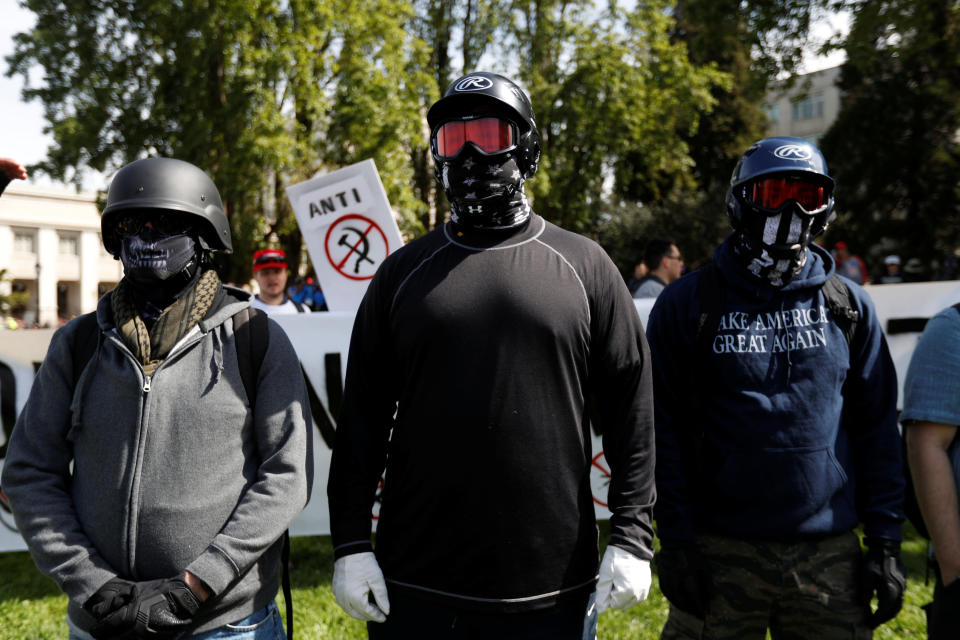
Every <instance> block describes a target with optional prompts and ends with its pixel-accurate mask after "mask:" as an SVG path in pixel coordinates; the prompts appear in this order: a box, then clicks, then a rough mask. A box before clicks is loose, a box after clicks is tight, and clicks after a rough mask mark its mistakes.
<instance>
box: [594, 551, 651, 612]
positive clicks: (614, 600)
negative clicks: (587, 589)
mask: <svg viewBox="0 0 960 640" xmlns="http://www.w3.org/2000/svg"><path fill="white" fill-rule="evenodd" d="M650 580H651V578H650V561H649V560H642V559H640V558H638V557H637V556H635V555H633V554H632V553H630V552H629V551H627V550H625V549H621V548H620V547H614V546H608V547H607V550H606V551H605V552H604V554H603V560H602V561H601V562H600V578H599V579H598V580H597V614H598V615H599V614H601V613H603V612H604V611H606V610H607V609H629V608H630V607H632V606H633V605H635V604H637V603H640V602H643V601H644V600H646V599H647V594H649V593H650Z"/></svg>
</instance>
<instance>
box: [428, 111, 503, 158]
mask: <svg viewBox="0 0 960 640" xmlns="http://www.w3.org/2000/svg"><path fill="white" fill-rule="evenodd" d="M516 139H517V132H516V127H515V126H514V125H513V123H511V122H509V121H507V120H503V119H501V118H496V117H484V118H476V119H473V120H451V121H450V122H445V123H443V124H442V125H440V126H439V127H438V128H437V130H436V132H434V134H433V144H434V152H435V153H436V155H437V157H438V158H453V157H455V156H456V155H457V154H458V153H460V150H461V149H462V148H463V145H465V144H467V143H468V142H472V143H473V144H475V145H477V147H478V148H479V149H480V150H481V151H483V152H484V153H497V152H500V151H507V150H509V149H512V148H513V147H514V145H516Z"/></svg>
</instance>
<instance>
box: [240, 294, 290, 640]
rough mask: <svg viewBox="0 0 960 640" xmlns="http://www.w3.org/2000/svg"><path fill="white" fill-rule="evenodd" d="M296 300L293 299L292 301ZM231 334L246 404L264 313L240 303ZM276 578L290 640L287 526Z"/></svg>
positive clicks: (253, 397)
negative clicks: (281, 588) (277, 577)
mask: <svg viewBox="0 0 960 640" xmlns="http://www.w3.org/2000/svg"><path fill="white" fill-rule="evenodd" d="M295 304H296V303H295ZM233 334H234V336H235V339H236V346H237V367H238V368H239V369H240V378H241V380H243V390H244V391H245V392H246V393H247V400H249V402H250V408H251V409H252V408H254V407H255V406H256V403H257V378H258V377H259V375H260V365H262V364H263V358H264V355H265V354H266V352H267V346H268V344H269V342H270V327H269V324H268V321H267V314H266V313H264V312H263V311H260V310H259V309H254V308H253V307H244V308H243V309H241V310H240V311H238V312H237V313H236V314H235V315H234V316H233ZM280 566H281V568H282V571H281V574H280V582H281V584H282V586H283V601H284V604H285V605H286V610H287V638H288V640H293V593H292V591H291V588H290V530H289V529H287V530H286V531H284V532H283V542H282V543H281V547H280Z"/></svg>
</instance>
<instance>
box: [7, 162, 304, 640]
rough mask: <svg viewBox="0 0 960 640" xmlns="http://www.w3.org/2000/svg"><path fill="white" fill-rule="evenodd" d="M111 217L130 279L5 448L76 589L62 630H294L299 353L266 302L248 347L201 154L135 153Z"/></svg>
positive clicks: (113, 633)
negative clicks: (290, 555) (289, 536)
mask: <svg viewBox="0 0 960 640" xmlns="http://www.w3.org/2000/svg"><path fill="white" fill-rule="evenodd" d="M101 227H102V238H103V244H104V248H105V249H106V250H107V251H108V252H109V253H110V254H111V255H113V256H114V257H115V258H117V259H118V260H120V261H121V262H122V263H123V271H124V275H123V279H122V280H121V281H120V283H119V284H118V285H117V287H116V288H115V289H113V290H112V291H110V292H109V293H107V294H106V295H104V296H103V298H101V299H100V303H99V305H98V307H97V310H96V311H95V312H93V313H90V314H85V315H83V316H81V317H79V318H77V319H75V320H72V321H70V322H68V323H67V324H66V325H65V326H64V327H62V328H61V329H59V330H58V331H57V332H56V333H55V334H54V336H53V338H52V340H51V342H50V347H49V349H48V351H47V355H46V357H45V358H44V360H43V364H42V365H41V367H40V369H39V370H38V371H37V374H36V378H35V379H34V382H33V385H32V387H31V389H30V395H29V397H28V399H27V402H26V405H25V406H24V408H23V411H22V412H21V413H20V416H19V417H18V419H17V423H16V426H15V427H14V430H13V433H12V435H11V438H10V442H9V447H8V449H7V455H6V460H5V462H4V466H3V479H2V483H3V490H4V491H5V492H6V495H7V497H8V498H9V502H10V505H11V507H12V510H13V514H14V516H15V519H16V523H17V527H18V528H19V530H20V533H21V534H22V535H23V539H24V540H25V541H26V543H27V546H28V547H29V549H30V553H31V555H32V556H33V559H34V561H35V562H36V564H37V567H38V568H39V569H40V571H42V572H43V573H44V574H46V575H48V576H49V577H51V578H52V579H53V580H54V581H55V582H56V583H57V585H58V586H59V587H60V589H61V590H62V591H63V592H64V593H66V595H67V596H68V598H69V601H68V604H67V624H68V627H69V633H70V638H71V640H90V638H91V637H92V638H97V639H101V638H120V637H122V638H175V637H176V638H179V637H184V636H189V637H191V638H195V639H197V640H201V639H202V640H212V639H213V638H216V639H217V640H230V639H236V640H278V639H280V638H283V637H284V632H283V625H282V623H281V621H280V616H279V613H278V612H277V607H276V605H275V604H274V598H275V597H276V594H277V590H278V584H279V581H280V571H281V550H282V547H283V540H282V538H283V533H284V531H285V530H286V529H287V527H288V526H289V525H290V522H291V521H292V520H293V519H294V517H295V516H296V515H297V514H298V513H300V511H301V510H302V509H303V508H304V506H305V505H306V504H307V501H308V500H309V496H310V483H311V480H312V468H311V467H312V461H313V455H312V453H311V448H310V447H311V444H310V443H311V437H312V436H311V417H310V409H309V401H308V399H307V393H306V388H305V387H304V382H303V376H302V375H301V374H300V364H299V360H298V358H297V354H296V353H295V352H294V350H293V347H292V345H291V344H290V341H289V340H288V339H287V336H286V334H285V333H284V332H283V330H282V329H281V328H280V327H279V326H278V325H277V324H276V323H275V322H273V321H272V320H270V319H269V318H263V317H260V318H259V320H256V321H257V324H258V325H259V326H261V327H262V328H263V332H262V333H260V334H259V335H260V336H261V338H260V340H261V341H262V342H261V344H264V342H265V344H264V350H263V351H262V360H261V361H260V362H259V363H254V362H251V361H250V358H251V356H250V355H249V352H250V351H251V350H252V349H251V348H250V346H249V343H250V342H251V341H252V340H253V339H254V335H255V334H253V333H252V329H253V325H254V322H255V318H254V317H251V316H250V315H249V314H250V309H249V307H250V302H249V294H247V293H245V292H243V291H240V290H239V289H234V288H229V287H226V286H224V285H223V284H222V283H221V281H220V277H219V276H218V274H217V272H216V270H215V269H214V268H213V257H212V254H213V253H214V252H223V253H230V252H231V251H232V249H233V246H232V241H231V237H230V224H229V222H228V220H227V216H226V214H225V212H224V210H223V205H222V202H221V200H220V195H219V193H218V192H217V188H216V186H215V185H214V184H213V182H212V181H211V180H210V178H209V177H208V176H207V174H206V173H204V172H203V171H202V170H201V169H199V168H198V167H196V166H194V165H192V164H190V163H187V162H183V161H181V160H174V159H172V158H146V159H143V160H137V161H135V162H132V163H130V164H128V165H126V166H125V167H123V168H122V169H120V171H118V172H117V174H116V175H115V176H114V178H113V180H112V181H111V183H110V188H109V191H108V192H107V202H106V206H105V208H104V210H103V215H102V216H101ZM244 318H246V319H245V320H244ZM260 320H263V321H264V322H263V324H260ZM241 322H242V323H243V324H242V325H241ZM241 326H246V327H248V328H249V329H250V333H248V334H247V335H248V338H249V339H248V340H247V345H246V348H241V345H239V344H238V343H239V342H241V339H240V335H241V333H240V327H241ZM264 337H265V340H264ZM241 362H246V363H247V364H248V367H249V368H248V369H247V370H248V371H249V375H247V374H245V373H244V371H245V368H244V367H243V366H242V365H241ZM254 397H255V398H256V402H255V406H254V400H253V399H254Z"/></svg>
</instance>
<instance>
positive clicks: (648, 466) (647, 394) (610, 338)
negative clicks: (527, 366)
mask: <svg viewBox="0 0 960 640" xmlns="http://www.w3.org/2000/svg"><path fill="white" fill-rule="evenodd" d="M598 270H599V273H598V274H597V283H598V284H597V291H596V292H595V293H594V298H593V300H592V302H591V307H592V308H591V316H592V320H591V323H592V325H593V326H592V327H591V334H592V338H591V367H590V387H591V395H592V398H591V400H592V403H591V418H592V419H593V420H594V422H595V426H596V427H597V428H598V429H599V430H600V432H601V433H602V434H603V450H604V456H605V458H606V460H607V463H608V464H609V466H610V473H611V479H610V487H609V491H608V498H607V502H608V504H609V508H610V512H611V517H610V544H611V545H613V546H615V547H620V548H622V549H624V550H626V551H629V552H630V553H631V554H633V555H634V556H637V557H638V558H642V559H644V560H649V559H651V558H652V557H653V524H652V519H653V503H654V501H655V499H656V489H655V488H654V442H653V441H654V433H653V385H652V378H651V366H650V349H649V347H648V345H647V341H646V336H645V335H644V333H643V327H642V325H641V324H640V319H639V318H638V316H637V309H636V307H635V306H634V304H633V299H632V298H631V297H630V294H629V292H628V291H627V289H626V288H625V287H624V286H623V281H622V279H620V278H619V274H618V273H617V271H616V267H614V266H613V263H612V262H610V260H609V259H608V258H606V256H603V260H602V261H601V263H600V265H599V266H598Z"/></svg>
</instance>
